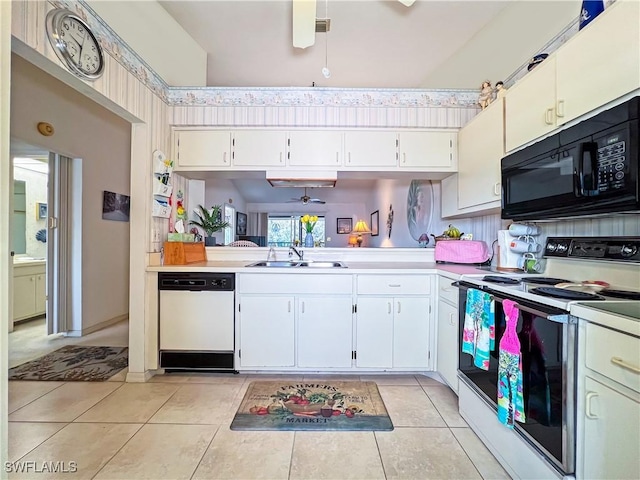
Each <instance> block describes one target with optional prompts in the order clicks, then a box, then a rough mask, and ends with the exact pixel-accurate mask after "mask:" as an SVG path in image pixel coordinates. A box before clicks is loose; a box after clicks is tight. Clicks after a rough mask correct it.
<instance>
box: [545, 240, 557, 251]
mask: <svg viewBox="0 0 640 480" xmlns="http://www.w3.org/2000/svg"><path fill="white" fill-rule="evenodd" d="M557 249H558V245H557V244H555V243H552V242H549V244H548V245H547V251H548V252H555V251H556V250H557Z"/></svg>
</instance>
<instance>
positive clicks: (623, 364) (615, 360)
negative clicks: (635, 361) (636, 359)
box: [611, 357, 640, 373]
mask: <svg viewBox="0 0 640 480" xmlns="http://www.w3.org/2000/svg"><path fill="white" fill-rule="evenodd" d="M611 363H613V364H614V365H618V366H619V367H622V368H624V369H625V370H629V371H631V372H633V373H640V367H636V366H635V365H632V364H631V363H629V362H625V361H624V360H623V359H622V358H620V357H611Z"/></svg>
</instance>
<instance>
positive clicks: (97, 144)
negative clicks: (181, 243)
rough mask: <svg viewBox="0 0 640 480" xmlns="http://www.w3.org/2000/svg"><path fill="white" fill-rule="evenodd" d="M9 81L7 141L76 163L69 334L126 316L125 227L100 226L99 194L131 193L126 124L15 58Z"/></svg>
mask: <svg viewBox="0 0 640 480" xmlns="http://www.w3.org/2000/svg"><path fill="white" fill-rule="evenodd" d="M11 80H12V89H11V113H12V115H11V135H12V136H13V137H16V138H18V139H20V140H23V141H25V142H27V143H29V144H32V145H37V146H39V147H42V148H44V149H46V150H49V151H54V152H57V153H60V154H64V155H66V156H69V157H71V158H81V159H82V160H81V163H82V168H81V172H82V173H81V175H82V196H81V198H80V199H76V200H75V201H80V202H81V204H82V208H81V210H82V219H81V224H82V235H81V238H82V245H81V248H82V250H81V252H82V253H81V257H82V279H81V287H78V288H81V291H80V295H81V298H82V315H81V318H82V326H81V327H80V326H79V325H77V324H76V325H74V327H73V328H74V330H78V329H79V328H82V329H83V330H86V329H87V328H90V327H92V326H95V325H97V324H100V323H101V322H104V321H107V320H110V319H112V318H115V317H118V316H121V315H125V314H127V313H128V311H129V301H128V299H129V227H130V225H129V223H128V222H114V221H108V220H102V192H103V190H108V191H111V192H116V193H122V194H126V195H129V194H130V168H131V167H130V165H131V126H130V124H129V123H128V122H126V121H124V120H122V119H121V118H119V117H117V116H116V115H114V114H113V113H111V112H109V111H107V110H106V109H104V108H102V107H100V106H99V105H97V104H96V103H94V102H92V101H91V100H89V99H87V97H85V96H84V95H82V94H80V93H78V92H76V91H74V90H73V89H71V88H70V87H68V86H66V85H64V84H62V83H61V82H60V81H58V80H56V79H54V78H53V77H51V76H49V75H48V74H46V73H45V72H43V71H42V70H40V69H38V68H37V67H35V66H33V65H32V64H30V63H28V62H27V61H25V60H23V59H22V58H21V57H18V56H16V55H13V56H12V79H11ZM40 121H46V122H49V123H51V124H52V125H53V127H54V129H55V134H54V135H53V136H51V137H44V136H42V135H40V134H39V133H38V131H37V130H36V128H35V125H36V124H37V123H38V122H40ZM73 247H74V249H75V248H78V246H76V245H74V246H73ZM76 280H77V279H74V282H75V281H76Z"/></svg>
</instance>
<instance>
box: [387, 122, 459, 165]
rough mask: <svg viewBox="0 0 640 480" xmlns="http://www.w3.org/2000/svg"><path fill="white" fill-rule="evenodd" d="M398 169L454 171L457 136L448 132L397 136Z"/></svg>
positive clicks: (412, 133) (408, 133)
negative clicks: (398, 150) (398, 151)
mask: <svg viewBox="0 0 640 480" xmlns="http://www.w3.org/2000/svg"><path fill="white" fill-rule="evenodd" d="M398 142H399V149H400V157H399V160H400V163H399V165H400V168H409V169H411V168H437V169H442V170H446V169H451V171H455V168H456V165H457V150H458V148H457V147H458V135H457V133H456V132H449V131H428V132H424V131H416V132H404V131H403V132H400V133H399V134H398Z"/></svg>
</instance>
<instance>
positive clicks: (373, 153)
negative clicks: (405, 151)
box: [345, 130, 398, 168]
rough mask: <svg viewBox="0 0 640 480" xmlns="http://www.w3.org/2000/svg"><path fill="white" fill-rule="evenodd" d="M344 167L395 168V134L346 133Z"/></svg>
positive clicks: (386, 132)
mask: <svg viewBox="0 0 640 480" xmlns="http://www.w3.org/2000/svg"><path fill="white" fill-rule="evenodd" d="M345 156H346V158H345V166H347V167H374V168H375V167H397V166H398V134H397V133H396V132H388V131H382V132H376V131H361V132H357V131H351V130H349V131H347V132H346V133H345Z"/></svg>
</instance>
